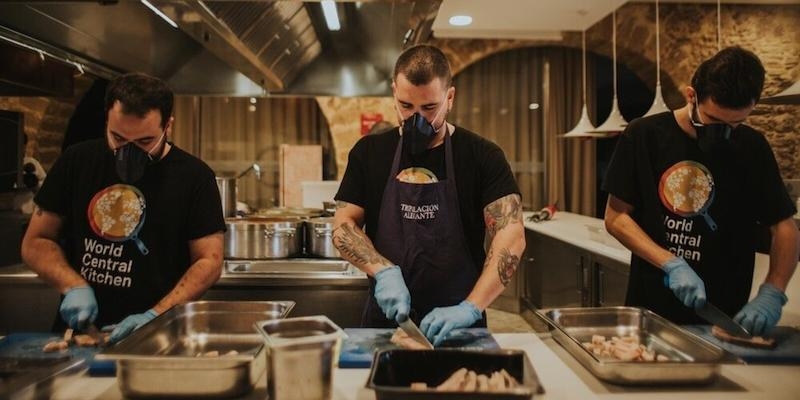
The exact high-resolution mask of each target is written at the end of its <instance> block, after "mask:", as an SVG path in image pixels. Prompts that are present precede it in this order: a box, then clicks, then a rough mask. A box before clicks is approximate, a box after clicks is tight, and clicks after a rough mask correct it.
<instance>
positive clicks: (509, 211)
mask: <svg viewBox="0 0 800 400" xmlns="http://www.w3.org/2000/svg"><path fill="white" fill-rule="evenodd" d="M483 218H484V221H485V223H486V233H487V235H488V236H489V243H491V242H492V240H493V239H494V235H495V234H496V233H497V231H499V230H501V229H503V228H505V227H506V226H508V225H510V224H514V223H517V222H519V221H521V220H522V207H521V206H520V198H519V195H517V194H510V195H508V196H504V197H501V198H499V199H497V200H495V201H493V202H491V203H489V205H487V206H486V208H484V210H483Z"/></svg>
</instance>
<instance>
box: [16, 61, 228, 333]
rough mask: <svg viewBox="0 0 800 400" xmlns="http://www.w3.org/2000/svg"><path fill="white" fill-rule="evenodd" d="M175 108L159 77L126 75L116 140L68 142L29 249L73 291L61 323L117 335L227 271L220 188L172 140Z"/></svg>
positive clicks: (111, 94) (113, 99) (115, 104)
mask: <svg viewBox="0 0 800 400" xmlns="http://www.w3.org/2000/svg"><path fill="white" fill-rule="evenodd" d="M172 106H173V94H172V91H171V90H170V89H169V87H167V85H166V83H164V82H163V81H161V80H159V79H157V78H153V77H150V76H147V75H144V74H127V75H123V76H121V77H119V78H117V79H115V80H114V81H113V82H111V83H110V85H109V87H108V89H107V92H106V97H105V110H106V117H107V120H106V133H105V137H104V138H102V139H95V140H90V141H85V142H81V143H78V144H75V145H73V146H70V147H69V148H67V149H66V150H65V151H64V153H63V154H62V155H61V157H59V159H58V160H57V161H56V163H55V164H54V165H53V167H52V168H51V170H50V171H49V173H48V176H47V179H45V181H44V184H43V186H42V188H41V189H40V190H39V192H38V193H37V195H36V197H35V198H34V201H35V203H36V211H35V212H34V214H33V216H32V218H31V221H30V225H29V226H28V230H27V232H26V233H25V237H24V239H23V242H22V257H23V260H24V261H25V262H26V263H27V265H28V266H29V267H30V268H31V269H32V270H34V271H35V272H37V273H38V274H39V276H40V277H41V278H42V279H44V280H45V281H47V282H48V283H50V284H51V285H53V286H54V287H55V288H57V289H58V290H59V291H60V292H61V293H62V294H63V299H62V301H61V306H60V307H59V312H60V316H61V319H63V322H62V321H61V320H60V319H57V323H56V326H54V329H63V327H64V323H66V325H67V326H69V327H71V328H76V329H86V328H88V327H90V326H93V325H94V324H98V325H100V326H102V327H104V328H106V329H109V330H112V332H111V335H110V336H109V340H110V341H112V342H115V341H118V340H120V339H122V338H124V337H125V336H127V335H128V334H130V333H131V332H132V331H133V330H135V329H137V328H138V327H140V326H142V325H144V324H145V323H147V322H149V321H150V320H152V319H153V318H155V317H156V316H157V315H158V314H161V313H163V312H164V311H166V310H167V309H169V308H170V307H172V306H174V305H176V304H178V303H181V302H186V301H189V300H194V299H197V298H199V297H200V296H201V295H202V294H203V292H204V291H205V290H206V289H208V288H209V287H210V286H211V285H212V284H213V283H214V282H215V281H216V280H217V279H218V278H219V276H220V274H221V272H222V233H223V231H224V230H225V224H224V220H223V218H222V205H221V201H220V197H219V191H218V190H217V186H216V183H215V180H214V173H213V171H211V169H210V168H208V166H207V165H206V164H205V163H203V162H202V161H200V160H199V159H197V158H195V157H193V156H192V155H190V154H188V153H186V152H184V151H182V150H181V149H179V148H177V147H176V146H174V145H173V144H171V143H169V142H168V141H167V136H168V134H169V132H170V131H171V129H172V124H173V121H174V118H173V117H172Z"/></svg>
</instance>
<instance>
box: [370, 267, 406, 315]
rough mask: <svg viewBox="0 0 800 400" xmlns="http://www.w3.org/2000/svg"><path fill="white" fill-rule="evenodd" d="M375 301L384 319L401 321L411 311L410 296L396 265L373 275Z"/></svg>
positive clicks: (401, 273) (401, 272)
mask: <svg viewBox="0 0 800 400" xmlns="http://www.w3.org/2000/svg"><path fill="white" fill-rule="evenodd" d="M375 301H377V302H378V306H380V307H381V310H382V311H383V314H384V315H386V318H388V319H390V320H394V321H397V322H399V321H403V320H405V319H406V318H408V313H409V311H411V295H410V294H409V293H408V288H407V287H406V282H405V280H403V271H401V270H400V267H398V266H397V265H392V266H391V267H388V268H384V269H382V270H380V271H378V272H377V273H376V274H375Z"/></svg>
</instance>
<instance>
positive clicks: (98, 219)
mask: <svg viewBox="0 0 800 400" xmlns="http://www.w3.org/2000/svg"><path fill="white" fill-rule="evenodd" d="M87 217H88V219H89V225H90V226H91V227H92V230H93V231H94V233H95V234H97V235H98V236H100V237H102V238H103V239H106V240H110V241H112V242H124V241H126V240H133V242H134V243H136V247H138V248H139V251H140V252H141V253H142V254H144V255H147V253H149V252H150V251H149V250H148V249H147V247H146V246H145V245H144V243H143V242H142V240H141V239H139V236H138V235H139V230H141V229H142V226H143V225H144V217H145V201H144V195H142V192H140V191H139V189H137V188H135V187H133V186H130V185H123V184H117V185H112V186H109V187H107V188H105V189H103V190H101V191H99V192H97V194H95V195H94V197H93V198H92V201H90V202H89V208H88V210H87Z"/></svg>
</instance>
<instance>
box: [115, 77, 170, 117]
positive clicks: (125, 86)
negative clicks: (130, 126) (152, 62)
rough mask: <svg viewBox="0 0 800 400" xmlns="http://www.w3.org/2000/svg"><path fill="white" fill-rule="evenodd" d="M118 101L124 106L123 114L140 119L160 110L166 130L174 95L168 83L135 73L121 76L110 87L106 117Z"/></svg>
mask: <svg viewBox="0 0 800 400" xmlns="http://www.w3.org/2000/svg"><path fill="white" fill-rule="evenodd" d="M116 101H119V102H120V104H121V105H122V112H123V113H125V114H132V115H135V116H137V117H140V118H142V117H144V116H145V114H147V113H148V112H150V111H151V110H159V111H160V112H161V127H162V128H164V127H166V126H167V121H169V117H170V116H172V104H173V102H174V95H173V94H172V90H171V89H170V88H169V86H167V83H166V82H164V81H162V80H161V79H158V78H156V77H153V76H150V75H147V74H142V73H138V72H134V73H129V74H125V75H121V76H119V77H117V78H115V79H114V80H113V81H111V83H110V84H109V85H108V88H107V89H106V98H105V110H106V116H108V111H109V110H111V108H112V107H114V102H116Z"/></svg>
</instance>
